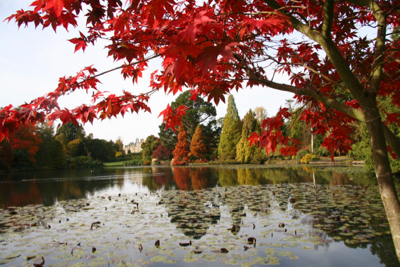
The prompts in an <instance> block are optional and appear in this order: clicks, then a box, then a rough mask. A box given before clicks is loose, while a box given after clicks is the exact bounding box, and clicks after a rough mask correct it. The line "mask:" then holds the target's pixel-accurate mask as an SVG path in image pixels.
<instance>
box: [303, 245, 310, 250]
mask: <svg viewBox="0 0 400 267" xmlns="http://www.w3.org/2000/svg"><path fill="white" fill-rule="evenodd" d="M301 249H304V250H310V249H312V248H311V247H309V246H303V247H302V248H301Z"/></svg>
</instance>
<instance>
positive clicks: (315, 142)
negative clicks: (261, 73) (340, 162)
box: [142, 92, 400, 172]
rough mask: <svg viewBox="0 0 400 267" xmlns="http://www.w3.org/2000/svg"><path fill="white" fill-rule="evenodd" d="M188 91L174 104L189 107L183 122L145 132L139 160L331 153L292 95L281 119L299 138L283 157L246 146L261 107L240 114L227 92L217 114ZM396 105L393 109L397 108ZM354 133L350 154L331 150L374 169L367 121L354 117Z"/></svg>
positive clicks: (252, 160)
mask: <svg viewBox="0 0 400 267" xmlns="http://www.w3.org/2000/svg"><path fill="white" fill-rule="evenodd" d="M190 97H191V95H190V93H189V92H185V93H182V94H181V95H180V96H179V97H178V98H177V99H176V101H175V102H173V103H172V107H174V108H177V107H178V106H180V105H185V106H186V107H188V111H187V116H186V117H184V118H183V121H182V126H181V127H179V129H178V131H177V132H174V131H172V130H171V129H168V130H166V129H165V124H162V125H160V132H159V137H155V136H154V135H152V136H149V137H148V138H147V139H146V140H145V142H144V143H143V145H142V149H143V150H142V160H143V162H144V163H145V164H150V162H151V160H152V159H153V160H154V159H156V160H157V162H160V163H161V162H165V163H168V164H169V163H170V161H171V160H172V164H174V165H185V164H188V163H191V162H192V163H201V162H207V161H213V163H218V164H236V163H245V164H263V163H265V162H267V161H270V160H271V159H274V158H279V159H295V160H296V161H297V162H301V163H309V162H310V161H312V160H318V159H320V157H329V156H330V152H329V151H328V149H327V148H325V147H323V146H321V145H322V142H323V140H324V138H325V135H327V134H329V132H327V133H326V134H325V135H321V134H315V129H311V127H310V125H308V124H307V123H305V122H304V121H303V120H302V119H301V113H302V112H303V110H305V109H308V108H309V107H308V106H307V105H304V106H298V105H295V104H294V101H293V100H287V101H286V103H285V104H284V107H286V108H288V109H289V111H290V112H291V114H292V116H291V117H290V118H288V119H286V120H285V121H284V126H283V127H282V129H280V130H281V131H282V135H283V136H290V137H292V138H295V139H297V140H298V141H299V144H298V148H299V152H298V153H297V155H296V156H295V157H291V158H287V157H284V156H283V155H281V154H280V153H279V152H278V151H279V147H278V149H277V150H276V153H271V154H269V155H268V156H267V154H266V153H265V151H264V150H263V149H262V150H260V149H259V148H258V147H256V146H250V142H249V141H248V138H249V137H250V135H251V133H252V132H257V133H259V132H260V131H261V124H262V121H263V120H264V119H266V118H267V117H268V113H267V110H266V109H265V108H264V107H255V108H254V109H250V110H249V111H248V112H247V113H246V114H245V115H244V117H243V118H240V116H239V113H238V110H237V107H236V104H235V100H234V97H233V96H232V95H230V96H229V98H228V106H227V112H226V115H225V117H223V118H219V119H216V117H215V116H216V110H215V108H214V107H213V106H212V105H211V104H210V103H207V102H205V101H204V100H202V99H198V100H197V102H194V101H192V100H190ZM379 102H380V105H381V106H384V107H385V110H386V111H393V109H394V108H395V107H393V105H391V103H390V101H389V100H387V99H386V100H385V99H379ZM399 111H400V110H398V111H396V112H399ZM389 127H390V128H391V130H392V131H393V132H395V133H396V134H397V135H398V136H400V128H399V126H398V125H397V124H395V123H393V124H392V125H389ZM353 128H354V132H353V136H352V138H353V139H354V143H353V145H352V150H350V152H349V153H348V154H340V153H339V152H335V156H348V157H349V158H351V159H354V160H362V161H364V162H365V167H366V168H367V169H368V170H373V164H372V153H371V150H370V144H369V139H368V133H367V129H366V127H365V125H363V124H362V123H354V125H353ZM392 167H393V170H394V171H397V172H398V171H399V170H400V164H399V163H398V161H395V160H393V162H392Z"/></svg>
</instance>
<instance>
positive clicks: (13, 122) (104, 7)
mask: <svg viewBox="0 0 400 267" xmlns="http://www.w3.org/2000/svg"><path fill="white" fill-rule="evenodd" d="M197 2H198V1H175V0H148V1H143V0H135V1H133V0H131V1H127V2H126V4H123V1H121V0H107V1H101V3H100V1H98V0H36V1H34V2H33V3H32V5H31V6H32V10H27V11H25V10H22V9H21V10H19V11H17V12H16V13H15V14H13V15H11V16H10V17H8V18H7V19H6V20H8V21H11V20H15V21H16V22H17V24H18V26H21V25H25V26H26V25H29V24H34V25H35V26H36V27H37V26H39V25H41V26H42V27H43V28H46V27H49V26H51V27H52V28H53V29H54V31H56V30H57V28H58V27H60V26H61V27H64V28H65V29H68V27H69V26H77V24H78V21H79V20H78V19H77V18H78V16H85V17H86V27H87V34H85V35H84V34H80V35H79V36H78V37H77V38H73V39H71V40H70V42H71V43H72V44H73V45H75V51H79V50H80V49H82V50H85V49H89V48H88V47H89V46H90V45H95V44H96V40H98V39H100V38H101V39H108V41H109V44H108V45H107V46H106V49H107V50H108V55H109V56H112V57H113V59H114V60H115V61H116V62H119V64H120V65H119V66H118V67H116V68H114V69H113V70H121V72H122V76H123V77H124V78H125V79H127V78H132V80H133V81H136V79H137V77H140V75H141V73H142V72H143V71H145V70H146V69H147V62H148V61H150V60H152V59H154V58H160V59H161V61H162V63H161V65H160V68H159V69H158V70H157V71H155V72H153V73H152V75H151V82H150V88H151V89H150V91H149V92H147V93H142V94H137V95H133V94H131V93H129V92H125V93H124V94H122V95H118V96H117V95H115V94H108V95H106V94H105V93H104V92H99V90H98V89H97V84H98V83H99V82H100V81H99V78H100V77H101V76H102V75H104V74H106V73H108V72H109V71H104V72H101V73H100V72H98V71H97V70H96V69H95V68H93V67H87V68H85V69H83V70H82V71H78V72H77V74H76V75H75V76H70V77H62V78H60V80H59V84H58V86H57V87H56V88H55V89H54V91H52V92H49V93H48V94H46V95H44V96H42V97H38V98H37V99H34V100H32V101H31V102H29V103H26V104H24V105H21V106H20V107H19V108H18V109H14V108H13V107H12V106H11V105H9V106H6V107H5V108H3V109H2V110H1V111H0V140H2V139H3V138H4V137H9V136H10V134H11V133H12V132H13V131H16V130H17V129H18V126H19V125H20V124H23V123H26V122H32V123H35V122H36V121H40V122H44V121H45V119H48V120H50V121H54V120H61V121H62V122H63V123H67V122H69V121H72V122H74V123H77V121H81V122H83V123H86V122H88V121H89V122H92V121H93V120H94V119H101V120H104V119H106V118H111V117H113V116H117V115H118V114H122V115H123V114H124V113H125V112H139V111H140V110H142V111H146V112H150V107H149V106H148V105H147V103H148V101H149V98H150V97H151V96H152V94H154V93H156V92H159V91H164V92H165V93H168V94H176V93H178V92H181V91H182V90H184V89H185V90H191V91H192V95H193V99H195V98H196V97H204V98H206V99H207V100H208V101H214V103H215V104H218V103H219V102H220V101H225V97H226V96H227V95H228V94H229V93H230V92H231V91H232V90H241V89H243V87H249V88H251V87H253V86H262V87H265V88H272V89H277V90H283V91H287V92H292V93H294V94H295V98H296V101H297V102H298V103H301V104H304V105H305V104H308V106H309V108H307V109H305V110H304V112H303V114H302V119H304V120H305V121H308V122H309V123H311V127H313V130H314V131H315V132H316V133H317V134H318V133H329V134H328V135H327V137H326V140H325V141H324V143H323V145H324V146H326V147H328V149H329V150H330V151H331V152H333V151H335V150H339V151H347V150H349V149H350V144H351V142H352V137H351V134H350V133H351V131H352V126H353V123H359V122H363V123H365V124H366V125H367V128H368V134H369V137H370V141H371V144H372V145H371V150H372V154H373V158H374V164H375V170H376V172H377V173H376V175H377V178H378V180H379V183H380V185H381V186H380V190H381V191H382V193H383V191H385V192H384V195H385V196H391V197H390V198H389V197H387V198H386V197H385V198H383V201H384V202H385V207H387V208H386V211H387V212H388V215H390V216H388V218H389V223H390V225H391V231H392V232H393V233H395V235H394V236H395V246H396V247H397V251H398V257H399V258H400V238H397V237H396V236H397V234H398V233H400V219H399V216H398V214H397V213H398V212H399V210H400V202H399V200H398V198H397V193H396V191H395V188H394V183H393V180H392V178H391V177H392V171H391V167H390V164H389V159H388V152H387V145H388V146H389V147H390V149H391V150H392V151H393V153H394V154H395V155H396V156H397V158H399V157H400V138H399V137H398V136H397V135H396V133H395V132H393V131H392V130H391V129H390V128H389V127H388V124H393V123H395V124H397V125H398V126H399V125H400V121H399V116H398V112H392V110H385V109H384V108H383V107H381V106H380V105H378V104H377V103H378V101H377V100H379V98H385V99H390V101H391V103H392V105H393V106H395V107H399V106H400V73H399V69H400V61H399V60H398V59H399V58H400V38H396V36H395V31H396V30H398V28H399V21H400V12H398V10H399V6H400V2H399V1H398V0H393V1H384V0H374V1H372V0H363V1H361V0H357V1H355V0H346V1H333V0H325V1H310V0H303V1H297V0H262V1H261V0H254V1H245V0H236V1H228V0H215V1H206V2H204V3H203V2H202V3H201V4H197ZM364 30H365V31H368V34H364V33H363V32H365V31H364ZM294 32H296V33H298V34H300V35H302V38H296V35H291V34H292V33H294ZM297 36H298V35H297ZM391 36H393V37H394V38H391ZM292 37H293V38H292ZM130 66H132V67H133V68H131V67H130ZM276 73H278V74H279V73H280V74H285V75H287V76H288V77H289V79H288V81H287V82H286V83H279V82H276V80H274V77H275V74H276ZM76 90H85V91H86V92H88V93H92V95H93V103H90V104H85V103H83V104H82V105H81V106H79V107H75V108H72V109H68V108H60V107H59V105H58V99H59V98H60V97H62V96H64V95H66V94H71V93H73V92H74V91H76ZM287 112H288V111H285V110H281V111H280V112H279V113H278V115H277V117H276V118H269V119H267V120H266V121H265V122H264V123H263V125H264V126H265V128H264V129H263V130H264V132H262V133H260V134H259V135H256V134H253V135H252V136H251V138H250V140H251V142H252V143H254V142H258V143H259V145H260V146H261V147H265V148H266V150H267V152H271V151H275V150H276V148H277V147H278V145H280V146H283V148H282V149H281V153H283V154H286V155H292V154H294V153H295V152H296V150H297V148H296V141H295V140H290V139H288V138H286V137H284V136H283V135H282V133H281V129H280V128H278V126H279V125H280V123H281V122H280V120H281V119H282V118H285V117H287V116H288V115H287ZM184 114H185V110H184V108H182V107H180V108H178V109H172V108H170V107H169V106H167V108H166V109H165V110H164V111H163V112H161V114H160V115H162V116H163V119H164V121H165V122H166V124H167V127H172V128H173V129H174V127H175V126H176V125H180V119H181V117H182V116H183V115H184ZM381 114H386V115H387V116H385V117H383V116H382V115H381ZM285 147H286V148H285ZM387 177H390V178H387ZM389 207H390V208H389Z"/></svg>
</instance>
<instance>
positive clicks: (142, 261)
mask: <svg viewBox="0 0 400 267" xmlns="http://www.w3.org/2000/svg"><path fill="white" fill-rule="evenodd" d="M0 188H1V189H0V190H1V194H0V265H4V266H11V265H14V266H15V265H16V266H24V265H34V264H36V265H37V266H165V265H172V266H225V265H240V266H263V265H280V266H341V265H342V266H398V265H399V264H398V261H397V257H396V255H395V252H394V247H393V244H392V239H391V235H390V230H389V225H388V222H387V220H386V218H385V213H384V210H383V205H382V203H381V199H380V195H379V191H378V188H377V185H376V178H375V176H374V174H373V173H365V172H363V171H362V170H361V169H358V168H337V167H331V168H310V167H302V168H301V167H296V168H260V167H249V166H239V165H238V166H229V167H174V168H171V167H135V168H104V169H103V170H73V171H45V172H35V173H11V174H0ZM41 264H42V265H41Z"/></svg>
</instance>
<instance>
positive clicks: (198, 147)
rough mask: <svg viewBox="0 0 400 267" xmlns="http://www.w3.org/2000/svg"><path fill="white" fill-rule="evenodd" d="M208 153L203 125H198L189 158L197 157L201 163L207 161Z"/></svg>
mask: <svg viewBox="0 0 400 267" xmlns="http://www.w3.org/2000/svg"><path fill="white" fill-rule="evenodd" d="M206 152H207V146H206V142H205V141H204V136H203V130H202V129H201V125H200V124H199V125H197V127H196V131H195V132H194V135H193V138H192V142H191V144H190V153H189V156H192V155H193V156H195V157H196V158H197V159H199V160H200V161H205V160H206Z"/></svg>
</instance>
